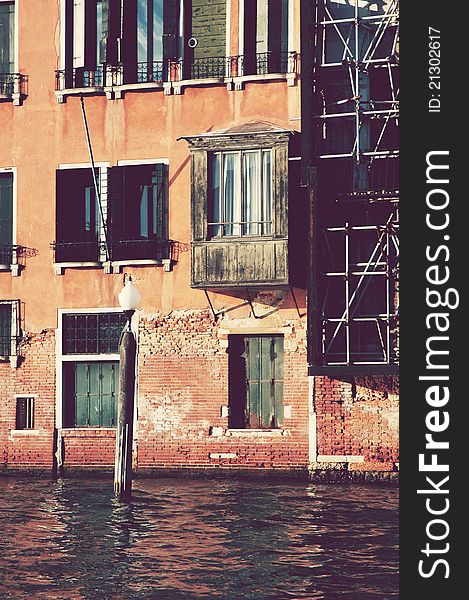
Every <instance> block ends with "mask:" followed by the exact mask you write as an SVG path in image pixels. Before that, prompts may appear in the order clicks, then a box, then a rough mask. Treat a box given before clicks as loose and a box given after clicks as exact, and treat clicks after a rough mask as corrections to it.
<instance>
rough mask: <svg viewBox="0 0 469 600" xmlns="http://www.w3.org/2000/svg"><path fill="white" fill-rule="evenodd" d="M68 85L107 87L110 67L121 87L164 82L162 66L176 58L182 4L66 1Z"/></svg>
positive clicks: (163, 0)
mask: <svg viewBox="0 0 469 600" xmlns="http://www.w3.org/2000/svg"><path fill="white" fill-rule="evenodd" d="M63 2H64V4H63V6H64V9H63V12H62V15H63V18H64V21H65V22H64V27H63V31H64V34H63V35H64V39H63V51H64V57H63V65H64V73H62V76H63V77H64V81H62V82H61V87H62V88H63V87H66V88H80V87H102V86H104V85H106V83H107V82H106V76H107V73H106V69H107V66H108V65H110V66H111V67H116V66H119V70H120V72H121V74H122V76H123V79H122V81H121V83H138V82H150V81H162V80H163V79H165V78H166V76H165V71H164V69H163V61H164V60H166V59H168V58H173V57H175V56H177V53H178V37H179V23H180V19H179V7H180V0H133V1H127V2H117V1H116V2H114V1H113V0H63Z"/></svg>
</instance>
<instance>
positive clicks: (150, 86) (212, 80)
mask: <svg viewBox="0 0 469 600" xmlns="http://www.w3.org/2000/svg"><path fill="white" fill-rule="evenodd" d="M298 76H299V75H298V73H295V72H294V73H264V74H261V75H239V76H238V75H236V76H229V77H207V78H205V79H181V80H180V81H164V82H141V83H127V84H123V85H114V86H112V87H110V86H103V87H86V88H66V89H63V90H56V91H55V96H56V98H57V102H58V103H60V104H61V103H63V102H64V98H65V97H66V96H79V95H81V94H87V95H95V94H100V95H106V97H107V98H108V100H111V99H121V98H123V96H124V93H125V92H126V91H129V92H132V91H133V92H135V91H144V90H155V91H156V90H164V93H165V95H167V96H170V95H172V94H175V95H180V94H181V93H182V92H183V90H184V88H186V87H200V86H206V85H220V84H224V85H226V86H227V88H228V90H230V91H231V90H238V91H241V90H243V89H244V85H245V84H246V83H249V82H252V83H255V82H262V81H286V82H287V85H288V86H294V85H295V83H296V80H297V78H298Z"/></svg>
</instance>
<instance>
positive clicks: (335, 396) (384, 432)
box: [315, 377, 399, 471]
mask: <svg viewBox="0 0 469 600" xmlns="http://www.w3.org/2000/svg"><path fill="white" fill-rule="evenodd" d="M315 410H316V418H317V450H318V462H319V463H337V462H339V463H349V464H348V465H347V468H348V469H349V470H352V471H353V470H363V471H366V470H369V471H381V470H393V469H395V468H396V465H395V463H398V461H399V422H398V419H399V398H398V378H397V377H348V378H345V377H344V378H341V379H333V378H330V377H316V381H315Z"/></svg>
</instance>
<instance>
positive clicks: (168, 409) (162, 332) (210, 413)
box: [137, 311, 308, 469]
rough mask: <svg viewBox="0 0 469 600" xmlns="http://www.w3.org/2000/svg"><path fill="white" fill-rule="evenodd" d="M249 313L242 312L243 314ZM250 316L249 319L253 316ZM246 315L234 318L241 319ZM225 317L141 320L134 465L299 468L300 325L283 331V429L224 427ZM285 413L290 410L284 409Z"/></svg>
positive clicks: (302, 419)
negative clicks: (136, 454)
mask: <svg viewBox="0 0 469 600" xmlns="http://www.w3.org/2000/svg"><path fill="white" fill-rule="evenodd" d="M248 321H249V320H248ZM252 321H253V320H252V319H251V320H250V322H251V323H252ZM245 324H246V320H242V323H240V324H239V326H240V327H241V326H242V325H244V326H245ZM226 327H227V324H226V322H224V321H222V322H221V323H219V324H217V323H215V322H214V321H213V319H212V317H211V315H210V313H209V312H206V311H181V312H177V313H173V314H172V315H171V316H169V317H159V316H155V317H154V318H149V319H147V320H145V321H144V322H143V323H142V329H141V333H140V339H141V343H140V348H139V357H140V358H139V388H138V396H139V397H138V406H139V409H138V427H137V445H138V468H139V469H148V468H164V467H198V468H208V467H228V468H233V467H234V468H273V469H275V468H303V469H304V468H306V466H307V461H308V379H307V368H306V353H305V336H304V330H303V328H300V329H299V330H296V329H295V327H289V328H288V331H287V332H286V333H285V354H284V368H285V385H284V405H285V407H288V408H287V416H286V418H285V421H284V429H283V430H278V431H275V432H273V433H269V432H265V433H263V432H259V431H249V430H245V431H239V430H236V431H230V430H229V429H228V417H227V416H222V414H224V413H222V407H224V406H228V354H227V348H228V333H227V332H226ZM288 415H289V416H288Z"/></svg>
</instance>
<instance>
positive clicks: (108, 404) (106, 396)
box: [100, 362, 118, 427]
mask: <svg viewBox="0 0 469 600" xmlns="http://www.w3.org/2000/svg"><path fill="white" fill-rule="evenodd" d="M100 366H101V374H100V375H101V389H100V392H101V426H102V427H114V426H115V425H116V402H117V393H116V392H117V376H118V368H117V365H116V363H113V362H109V363H102V364H101V365H100Z"/></svg>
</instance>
